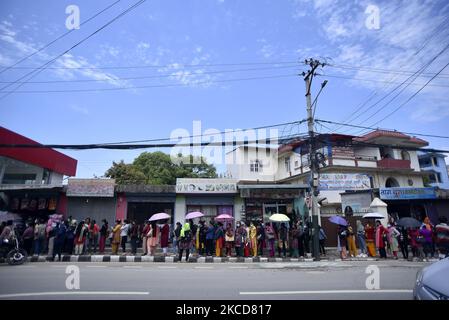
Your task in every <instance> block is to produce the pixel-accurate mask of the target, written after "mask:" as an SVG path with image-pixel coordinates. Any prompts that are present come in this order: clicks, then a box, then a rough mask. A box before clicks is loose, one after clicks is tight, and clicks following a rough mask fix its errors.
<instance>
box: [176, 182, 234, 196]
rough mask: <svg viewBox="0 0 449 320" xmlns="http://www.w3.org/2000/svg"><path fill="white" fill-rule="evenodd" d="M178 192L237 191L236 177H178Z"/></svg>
mask: <svg viewBox="0 0 449 320" xmlns="http://www.w3.org/2000/svg"><path fill="white" fill-rule="evenodd" d="M176 193H237V180H234V179H187V178H180V179H176Z"/></svg>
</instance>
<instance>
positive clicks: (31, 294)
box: [0, 291, 150, 299]
mask: <svg viewBox="0 0 449 320" xmlns="http://www.w3.org/2000/svg"><path fill="white" fill-rule="evenodd" d="M149 294H150V293H149V292H145V291H122V292H120V291H55V292H27V293H11V294H2V295H0V299H6V298H20V297H36V296H65V295H130V296H137V295H149Z"/></svg>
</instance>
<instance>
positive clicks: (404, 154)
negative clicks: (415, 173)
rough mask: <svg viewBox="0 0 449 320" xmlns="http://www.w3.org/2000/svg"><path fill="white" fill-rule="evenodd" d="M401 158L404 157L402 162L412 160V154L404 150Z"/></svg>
mask: <svg viewBox="0 0 449 320" xmlns="http://www.w3.org/2000/svg"><path fill="white" fill-rule="evenodd" d="M401 157H402V160H410V154H409V153H408V152H407V151H405V150H402V152H401Z"/></svg>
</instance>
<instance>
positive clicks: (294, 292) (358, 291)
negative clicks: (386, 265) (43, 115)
mask: <svg viewBox="0 0 449 320" xmlns="http://www.w3.org/2000/svg"><path fill="white" fill-rule="evenodd" d="M412 292H413V290H403V289H393V290H389V289H386V290H366V289H365V290H309V291H253V292H250V291H249V292H240V294H241V295H271V294H329V293H330V294H332V293H412Z"/></svg>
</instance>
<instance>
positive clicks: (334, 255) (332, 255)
mask: <svg viewBox="0 0 449 320" xmlns="http://www.w3.org/2000/svg"><path fill="white" fill-rule="evenodd" d="M139 249H140V250H139ZM139 249H138V251H137V255H132V254H130V253H127V254H123V253H119V254H118V255H112V254H111V251H110V250H108V248H107V249H106V252H105V253H104V254H87V255H79V256H76V255H62V256H61V261H62V262H164V263H174V262H178V260H179V259H178V255H177V254H176V255H175V254H173V253H169V254H168V255H167V256H165V257H164V256H163V255H162V251H160V250H158V251H157V252H156V255H155V256H142V254H141V253H143V252H142V250H141V248H139ZM159 251H160V252H159ZM382 260H383V259H380V258H378V257H366V258H361V257H354V258H348V259H345V260H342V259H340V256H339V254H338V252H337V248H332V247H329V248H326V255H322V256H321V259H320V261H382ZM28 261H29V262H46V261H52V258H51V257H47V256H45V255H41V256H30V257H28ZM56 261H57V258H56V259H55V262H56ZM182 261H183V262H185V254H184V256H183V260H182ZM313 261H314V259H313V258H311V257H310V258H309V257H304V258H290V257H287V258H279V257H276V258H269V257H246V258H245V257H211V256H209V257H198V255H197V254H196V253H193V254H192V253H191V254H190V257H189V263H265V262H284V263H285V262H296V263H297V262H313ZM387 261H394V260H393V259H392V258H388V260H387ZM398 261H405V260H404V259H399V260H398ZM408 261H409V262H423V261H422V260H419V259H417V258H414V259H412V260H408ZM436 261H438V259H437V258H432V259H429V262H436Z"/></svg>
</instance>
